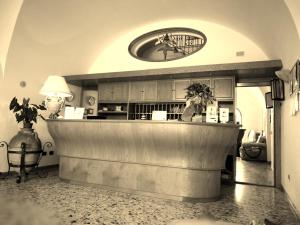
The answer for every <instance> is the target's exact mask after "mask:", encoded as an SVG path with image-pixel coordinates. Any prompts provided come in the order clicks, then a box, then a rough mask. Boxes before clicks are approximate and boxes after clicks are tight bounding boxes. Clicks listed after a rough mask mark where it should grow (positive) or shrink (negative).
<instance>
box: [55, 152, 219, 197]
mask: <svg viewBox="0 0 300 225" xmlns="http://www.w3.org/2000/svg"><path fill="white" fill-rule="evenodd" d="M59 176H60V177H61V178H63V179H66V180H71V181H78V182H84V183H91V184H101V185H104V186H109V187H118V189H120V190H123V191H125V192H126V189H129V190H134V191H141V190H143V192H150V193H161V194H163V195H166V196H165V198H168V199H172V198H174V197H175V198H176V199H181V200H183V199H184V198H185V197H186V196H188V197H189V198H195V199H197V200H199V201H202V202H203V201H205V202H206V201H211V200H215V199H217V198H218V197H219V193H220V171H219V170H215V171H210V170H189V169H181V168H172V167H165V166H152V165H143V164H135V163H125V162H110V161H100V160H90V159H80V158H69V157H61V158H60V171H59Z"/></svg>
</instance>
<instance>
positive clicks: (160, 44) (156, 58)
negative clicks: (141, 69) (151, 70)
mask: <svg viewBox="0 0 300 225" xmlns="http://www.w3.org/2000/svg"><path fill="white" fill-rule="evenodd" d="M206 42H207V38H206V36H205V35H204V34H203V33H202V32H200V31H197V30H194V29H190V28H165V29H160V30H155V31H152V32H149V33H146V34H143V35H142V36H140V37H138V38H136V39H135V40H133V41H132V42H131V43H130V45H129V48H128V50H129V53H130V54H131V55H132V56H133V57H135V58H137V59H140V60H144V61H150V62H165V61H170V60H176V59H180V58H183V57H186V56H189V55H191V54H193V53H195V52H197V51H199V50H200V49H202V48H203V47H204V46H205V44H206Z"/></svg>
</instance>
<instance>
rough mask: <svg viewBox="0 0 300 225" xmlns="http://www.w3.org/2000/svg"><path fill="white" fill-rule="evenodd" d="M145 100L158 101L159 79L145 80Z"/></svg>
mask: <svg viewBox="0 0 300 225" xmlns="http://www.w3.org/2000/svg"><path fill="white" fill-rule="evenodd" d="M143 83H144V89H143V100H144V101H156V100H157V81H156V80H154V81H144V82H143Z"/></svg>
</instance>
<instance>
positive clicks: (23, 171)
mask: <svg viewBox="0 0 300 225" xmlns="http://www.w3.org/2000/svg"><path fill="white" fill-rule="evenodd" d="M3 147H6V151H7V155H6V156H7V163H8V172H7V176H8V175H9V174H10V173H11V168H20V170H19V174H18V176H17V178H16V183H21V181H22V178H23V180H24V182H25V181H26V180H27V178H28V175H29V173H32V172H35V171H36V172H37V174H38V176H39V177H46V176H47V175H48V173H46V174H44V175H43V174H42V173H41V171H38V170H37V168H38V166H39V163H40V161H41V158H42V156H43V152H45V149H46V148H51V147H52V143H51V142H46V143H45V144H44V145H43V147H42V149H40V150H37V151H26V144H25V143H21V147H20V149H21V151H16V150H9V144H7V142H5V141H1V142H0V148H3ZM9 154H21V159H20V164H19V165H16V164H13V163H11V162H10V161H9ZM27 154H39V158H38V160H37V162H36V163H33V164H25V158H26V155H27ZM26 168H32V169H31V170H30V172H28V171H26Z"/></svg>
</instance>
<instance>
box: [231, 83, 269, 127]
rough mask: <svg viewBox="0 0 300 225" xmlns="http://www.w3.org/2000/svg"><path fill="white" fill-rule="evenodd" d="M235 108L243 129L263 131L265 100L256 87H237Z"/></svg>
mask: <svg viewBox="0 0 300 225" xmlns="http://www.w3.org/2000/svg"><path fill="white" fill-rule="evenodd" d="M236 107H237V108H238V109H239V110H240V111H241V113H242V125H243V128H244V129H247V130H255V131H258V132H261V131H262V130H264V131H265V124H266V113H267V110H266V107H265V99H264V95H263V94H262V92H261V90H260V88H258V87H237V88H236Z"/></svg>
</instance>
